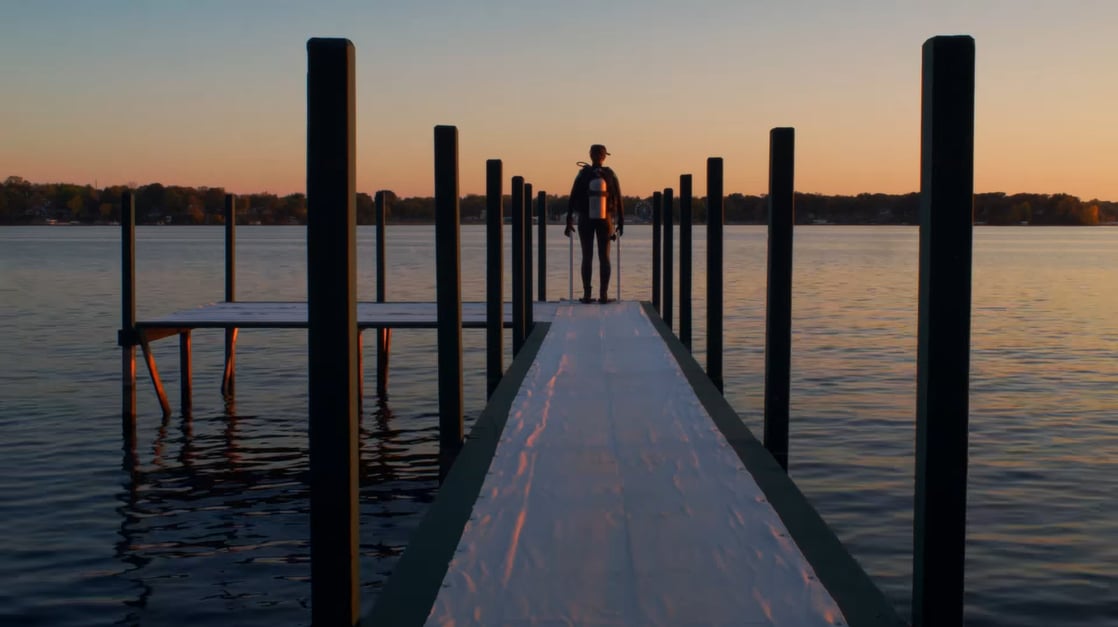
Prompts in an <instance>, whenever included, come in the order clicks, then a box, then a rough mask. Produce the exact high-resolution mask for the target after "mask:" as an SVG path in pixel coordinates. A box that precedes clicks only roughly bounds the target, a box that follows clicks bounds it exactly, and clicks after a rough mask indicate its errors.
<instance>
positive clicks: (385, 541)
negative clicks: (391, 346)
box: [114, 399, 438, 625]
mask: <svg viewBox="0 0 1118 627" xmlns="http://www.w3.org/2000/svg"><path fill="white" fill-rule="evenodd" d="M399 422H400V421H399V420H396V419H395V417H394V416H393V413H392V409H391V407H390V405H389V404H388V401H387V399H376V400H375V405H374V406H373V407H371V408H366V413H365V415H364V416H363V419H362V423H361V429H360V448H361V455H360V464H359V467H358V475H359V479H360V497H359V501H360V509H361V543H360V554H361V568H362V574H363V578H362V586H363V587H364V588H365V589H367V590H368V591H369V592H368V593H367V594H368V595H369V596H370V598H369V599H368V600H367V603H371V602H372V598H373V597H372V594H373V591H375V590H376V589H378V588H379V587H380V586H381V585H382V583H383V581H384V579H385V576H386V574H387V573H388V572H390V569H391V566H392V564H393V563H394V562H395V560H396V559H397V558H398V557H399V555H400V554H401V553H402V552H403V549H404V547H405V545H406V542H407V535H408V532H409V531H410V529H411V527H412V526H414V521H415V520H416V519H417V517H418V516H419V515H421V514H422V512H423V511H424V509H425V507H426V505H427V503H429V502H430V501H431V499H432V498H433V496H434V493H435V490H436V488H437V485H438V482H437V477H438V458H437V444H438V429H437V416H432V415H428V416H420V417H419V419H418V420H415V421H412V423H413V424H416V423H418V424H420V425H423V424H425V423H426V426H419V427H418V428H416V427H411V428H409V427H407V426H401V425H400V424H398V423H399ZM302 427H303V422H302V421H301V420H298V419H294V418H292V419H283V418H280V419H276V418H274V417H273V418H267V417H262V416H253V415H238V414H237V413H236V411H235V408H234V406H233V404H232V403H227V405H226V411H225V413H223V414H221V415H217V416H207V417H199V418H191V417H189V416H188V417H180V418H175V419H171V418H164V419H163V420H162V422H161V423H160V424H159V425H158V427H157V429H156V431H155V434H154V437H153V438H152V440H151V443H150V447H149V448H148V451H147V454H146V455H145V454H144V451H137V449H136V445H135V443H133V446H131V447H129V446H125V447H124V448H123V453H122V462H121V468H122V470H123V475H122V476H123V477H124V482H123V484H122V485H121V490H120V492H119V493H118V494H117V500H118V502H119V506H118V507H117V513H118V515H119V518H120V526H119V530H118V539H117V541H116V543H115V546H114V554H115V556H116V559H117V560H119V561H120V562H121V564H122V566H123V568H122V570H121V571H120V572H119V573H118V574H117V575H116V577H117V578H118V579H121V580H124V581H126V582H128V588H129V589H130V590H131V591H132V592H131V596H130V597H129V598H128V599H127V600H124V601H123V603H124V605H125V606H126V607H127V610H126V612H125V613H124V614H123V615H121V616H120V617H119V619H118V622H119V623H121V624H135V623H148V622H155V623H162V622H171V623H179V624H198V623H202V622H203V621H215V622H216V623H220V624H223V625H224V624H234V623H237V624H263V623H265V622H266V621H268V620H270V619H277V620H280V621H281V622H282V623H284V624H290V623H292V621H293V620H295V621H298V620H299V618H297V617H300V616H301V617H302V620H303V621H309V617H310V613H309V602H310V586H309V576H310V546H309V542H308V537H309V526H308V522H309V491H308V485H309V482H308V471H309V466H308V457H307V446H306V437H305V433H304V430H303V429H302ZM400 520H403V521H405V522H404V523H403V524H401V523H400V522H399V521H400ZM261 575H264V576H265V580H266V581H268V583H267V585H263V586H262V585H261ZM168 597H169V598H172V599H178V598H186V599H198V600H201V601H202V602H201V603H197V604H187V605H185V606H183V605H179V604H177V603H175V604H171V605H168V604H166V603H165V602H161V600H162V599H164V598H168Z"/></svg>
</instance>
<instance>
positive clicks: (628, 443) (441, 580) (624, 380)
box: [363, 301, 903, 626]
mask: <svg viewBox="0 0 1118 627" xmlns="http://www.w3.org/2000/svg"><path fill="white" fill-rule="evenodd" d="M534 335H535V337H534V338H533V339H534V340H535V343H534V344H533V345H531V346H530V348H527V350H525V351H524V352H523V353H522V354H521V356H520V357H518V358H517V360H516V362H514V364H513V366H512V369H511V370H510V375H511V373H512V371H515V370H517V369H518V368H519V369H521V370H523V376H522V377H519V378H518V377H515V376H509V377H508V378H506V380H505V381H504V382H503V383H502V387H501V389H499V390H498V393H497V395H495V396H494V398H493V400H492V401H491V405H490V409H489V410H487V411H486V414H485V415H483V416H482V417H481V418H480V419H479V421H478V423H477V425H476V426H475V427H474V430H473V432H472V433H471V434H470V437H469V438H468V440H467V443H466V445H465V447H464V448H463V450H462V451H461V453H460V454H459V458H458V460H457V461H456V463H455V465H454V467H453V468H452V469H451V471H450V474H449V475H448V476H447V478H446V481H445V482H444V484H443V486H442V488H441V489H440V492H439V496H438V498H437V500H436V501H435V503H434V504H433V505H432V507H431V509H430V511H429V513H428V515H427V517H426V518H425V520H424V522H423V523H421V526H420V528H419V529H418V530H417V531H416V532H415V534H414V535H413V537H412V539H411V541H410V542H409V546H408V549H407V551H406V552H405V553H404V555H403V557H402V558H401V561H400V562H399V563H398V564H397V566H396V568H395V569H394V571H393V575H392V577H391V579H390V580H389V581H388V583H387V584H386V586H385V588H384V590H383V592H382V594H381V597H380V599H379V600H378V602H377V604H376V605H375V606H374V607H373V610H372V613H371V614H370V615H369V616H368V617H367V618H366V619H365V620H364V621H363V624H372V625H420V624H424V623H426V624H435V625H529V624H531V625H804V626H808V625H818V626H835V625H846V624H858V625H870V624H872V625H900V624H903V623H902V622H900V621H899V619H897V617H896V614H895V613H894V612H893V611H892V609H891V608H890V606H889V604H888V603H887V602H886V601H885V599H884V597H883V596H882V595H881V593H880V592H879V591H878V590H877V589H876V588H875V587H874V586H873V584H872V583H871V582H870V580H869V579H868V577H867V576H866V575H865V573H864V572H863V571H862V570H861V568H860V567H858V565H857V563H856V562H855V561H854V560H853V558H851V557H850V556H849V555H848V554H847V553H846V552H845V550H843V549H842V548H841V544H840V543H839V541H838V540H837V538H835V536H834V534H833V533H830V531H829V530H828V529H827V528H826V526H825V525H824V524H823V523H822V521H821V520H820V519H818V516H817V515H816V516H811V515H806V516H805V512H810V506H808V505H807V503H806V501H805V500H803V497H802V495H800V494H799V492H798V491H797V490H796V489H795V487H794V485H793V484H792V483H791V481H790V480H789V479H788V478H787V475H785V474H784V472H783V470H782V469H781V468H780V466H779V464H778V463H777V462H776V460H775V459H774V458H773V457H772V456H771V455H770V454H768V452H767V451H765V449H764V447H763V446H761V443H760V442H758V441H757V440H756V439H755V438H753V437H752V436H751V435H750V434H749V432H748V430H747V429H746V428H745V427H744V425H743V424H742V423H741V421H740V420H739V419H738V417H737V415H736V414H735V413H734V412H733V410H732V409H730V408H729V406H728V404H727V403H726V402H725V400H724V399H723V398H722V396H721V394H719V393H718V391H717V389H716V388H715V387H714V385H713V384H712V383H711V382H710V380H709V379H708V378H707V376H706V374H705V373H703V372H702V370H701V369H700V368H699V366H698V364H697V363H696V362H695V361H694V360H693V359H691V358H690V355H689V353H688V352H687V351H686V349H685V348H684V347H683V346H682V344H680V343H679V342H678V341H677V340H675V338H674V336H673V335H671V332H670V331H669V330H668V329H667V327H666V325H665V324H664V322H663V320H661V319H660V317H659V315H658V314H657V313H656V311H655V309H654V308H653V307H652V305H651V304H650V303H644V304H642V303H638V302H633V301H630V302H620V303H614V304H609V305H604V306H603V305H582V304H565V305H561V306H560V307H558V309H557V310H556V312H555V315H554V318H553V320H552V322H551V324H550V325H544V326H541V328H540V329H539V330H538V331H537V332H536V333H535V334H534ZM526 347H528V345H526ZM778 508H779V509H778ZM811 514H814V512H811ZM786 520H787V522H786ZM808 556H810V557H811V558H814V563H813V562H812V561H811V560H809V558H808ZM848 614H852V615H853V617H852V618H853V620H852V621H851V622H850V623H848V619H847V615H848Z"/></svg>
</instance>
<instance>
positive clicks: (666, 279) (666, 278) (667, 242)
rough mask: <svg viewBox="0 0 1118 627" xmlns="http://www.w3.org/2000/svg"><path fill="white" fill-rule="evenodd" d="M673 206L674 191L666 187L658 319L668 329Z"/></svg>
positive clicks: (670, 318) (670, 314)
mask: <svg viewBox="0 0 1118 627" xmlns="http://www.w3.org/2000/svg"><path fill="white" fill-rule="evenodd" d="M674 204H675V191H674V190H672V188H670V187H668V188H665V189H664V208H663V214H662V215H663V218H664V228H663V233H662V235H663V236H664V253H663V262H664V271H663V272H662V273H661V277H660V280H661V281H663V283H664V286H663V288H662V290H661V291H662V296H663V301H664V313H663V315H661V316H660V317H661V318H663V319H664V322H666V323H667V325H668V328H669V329H670V328H672V278H673V273H672V261H673V260H672V247H673V244H672V230H673V228H674V227H673V222H674V221H675V220H674V219H673V216H672V208H673V207H672V205H674Z"/></svg>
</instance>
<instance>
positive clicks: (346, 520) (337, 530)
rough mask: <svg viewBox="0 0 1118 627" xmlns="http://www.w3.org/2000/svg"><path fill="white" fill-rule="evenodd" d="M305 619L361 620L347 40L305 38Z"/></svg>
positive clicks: (352, 126)
mask: <svg viewBox="0 0 1118 627" xmlns="http://www.w3.org/2000/svg"><path fill="white" fill-rule="evenodd" d="M307 56H308V61H307V316H308V317H307V321H308V329H307V343H308V355H309V368H308V370H309V372H310V386H309V388H310V389H309V406H310V438H309V440H310V506H311V621H312V622H313V623H314V624H315V625H354V624H357V622H358V620H360V594H359V592H358V583H359V582H360V577H359V573H358V558H357V545H358V537H359V533H358V518H357V514H358V511H357V488H358V481H357V444H358V442H357V429H358V410H357V405H358V399H357V237H356V232H357V207H356V195H355V183H354V181H355V179H356V177H355V172H356V169H355V163H356V161H355V158H354V157H355V148H356V139H355V137H356V134H355V130H356V109H355V103H356V98H355V91H354V50H353V44H352V43H350V41H349V40H347V39H319V38H315V39H311V40H309V41H308V42H307Z"/></svg>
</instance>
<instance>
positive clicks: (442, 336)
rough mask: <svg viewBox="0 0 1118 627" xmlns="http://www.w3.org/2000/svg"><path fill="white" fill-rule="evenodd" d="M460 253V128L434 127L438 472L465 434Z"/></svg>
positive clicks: (443, 469) (443, 472)
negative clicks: (437, 327) (437, 337)
mask: <svg viewBox="0 0 1118 627" xmlns="http://www.w3.org/2000/svg"><path fill="white" fill-rule="evenodd" d="M461 266H462V258H461V245H460V238H459V208H458V129H457V128H456V127H454V126H436V127H435V280H436V284H435V288H436V290H437V291H438V322H439V330H438V336H439V340H438V341H439V462H440V463H439V476H440V477H445V476H446V473H447V471H449V470H450V465H451V464H452V463H453V462H454V458H455V457H456V456H457V455H458V451H459V450H460V449H461V448H462V440H463V436H464V433H465V431H464V423H463V409H462V271H461Z"/></svg>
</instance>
